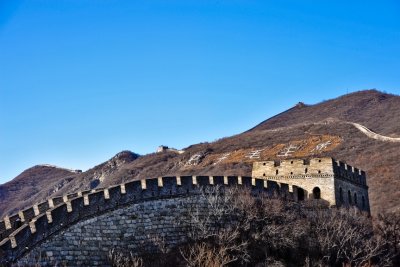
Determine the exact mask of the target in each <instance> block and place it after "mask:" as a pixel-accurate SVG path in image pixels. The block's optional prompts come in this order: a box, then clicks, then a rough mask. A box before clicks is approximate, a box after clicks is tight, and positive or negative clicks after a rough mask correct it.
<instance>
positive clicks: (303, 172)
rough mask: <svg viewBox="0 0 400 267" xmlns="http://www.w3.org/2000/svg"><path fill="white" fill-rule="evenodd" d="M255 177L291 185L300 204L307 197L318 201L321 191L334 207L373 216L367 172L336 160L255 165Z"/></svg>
mask: <svg viewBox="0 0 400 267" xmlns="http://www.w3.org/2000/svg"><path fill="white" fill-rule="evenodd" d="M252 177H257V178H263V179H266V180H272V181H276V182H277V183H285V184H288V185H289V190H290V191H291V192H294V196H295V199H296V200H299V196H300V195H303V194H304V199H307V198H308V199H312V198H315V197H316V194H315V192H317V191H318V192H320V193H319V197H320V198H321V199H324V200H326V201H328V202H329V204H330V205H331V206H343V205H355V206H357V207H358V208H359V209H360V210H363V211H367V212H370V207H369V198H368V186H367V182H366V175H365V172H364V171H361V170H359V169H357V168H354V167H352V166H350V165H348V164H345V163H343V162H340V161H336V160H334V159H332V158H313V159H311V160H309V161H307V160H302V159H288V160H282V161H261V162H255V163H254V164H253V172H252ZM314 190H317V191H314ZM313 191H314V192H313ZM340 192H342V193H340ZM349 192H350V193H349ZM300 193H301V194H300ZM349 194H350V195H351V198H349ZM356 200H357V201H356Z"/></svg>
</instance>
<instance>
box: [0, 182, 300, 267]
mask: <svg viewBox="0 0 400 267" xmlns="http://www.w3.org/2000/svg"><path fill="white" fill-rule="evenodd" d="M215 185H221V186H224V187H225V186H244V187H248V188H251V189H252V190H253V191H257V192H261V191H266V192H268V193H270V194H275V193H276V192H278V193H280V194H282V195H284V196H287V197H289V198H291V197H292V195H293V194H291V192H289V191H290V189H289V188H288V187H287V186H286V187H285V186H284V185H283V184H282V185H281V184H278V183H275V182H273V181H267V180H264V179H256V178H252V177H241V176H182V177H159V178H154V179H146V180H140V181H133V182H129V183H126V184H121V185H118V186H114V187H110V188H105V189H103V190H101V191H96V192H91V193H87V194H79V195H77V196H76V197H75V198H72V199H66V200H65V202H63V203H60V204H58V205H55V206H54V207H52V208H50V209H48V210H45V211H44V212H42V213H39V214H38V215H37V216H36V217H34V218H32V219H31V220H30V221H25V223H24V224H23V225H22V226H20V227H19V228H17V229H16V230H15V231H13V232H12V233H11V234H10V235H9V236H8V237H7V238H5V239H3V240H2V241H1V242H0V265H1V264H3V265H6V266H7V265H9V264H11V263H15V262H18V261H19V260H21V259H22V258H23V257H25V259H26V257H27V255H29V254H30V253H34V252H35V251H36V253H38V252H39V251H42V247H41V246H42V244H44V246H45V247H46V246H48V247H46V248H53V250H49V252H50V254H51V255H53V256H52V257H54V259H53V260H59V259H62V260H63V261H74V259H75V257H74V256H77V257H78V256H79V257H81V258H83V257H84V256H86V255H75V254H74V253H77V252H76V251H75V250H69V248H70V247H68V246H67V247H65V249H63V248H60V247H59V246H57V245H54V246H53V245H50V244H56V243H57V242H59V241H60V239H59V238H61V236H62V233H64V235H65V236H68V235H70V237H71V236H74V235H75V234H78V233H76V232H70V231H69V230H68V229H75V230H73V231H77V230H76V228H71V227H73V226H74V225H76V224H77V223H82V224H85V223H87V221H88V220H89V221H90V220H94V221H96V222H98V220H97V219H96V218H97V217H99V216H105V215H106V214H109V213H110V212H113V211H115V210H121V212H122V211H123V210H124V209H130V207H131V206H132V205H133V208H135V205H139V204H140V203H148V205H150V207H153V206H152V205H156V203H161V204H159V205H158V204H157V205H158V206H157V205H156V206H157V207H159V208H160V211H159V212H160V214H161V212H162V211H163V210H164V208H163V207H164V206H163V205H164V204H165V203H167V202H168V201H170V200H171V199H181V198H188V197H195V196H198V194H199V193H200V190H199V189H200V187H201V186H215ZM163 201H164V202H163ZM143 205H144V204H143ZM154 207H155V206H154ZM167 211H168V208H167ZM156 213H157V212H156ZM115 215H116V214H112V215H110V216H111V217H115ZM175 215H176V216H178V215H179V214H175ZM149 216H150V215H149ZM102 218H103V217H102ZM160 218H161V217H160ZM146 219H147V221H148V220H150V221H151V219H150V218H146ZM127 220H128V221H126V222H125V223H123V224H122V225H123V226H122V228H126V227H128V226H129V224H130V223H131V222H129V219H127ZM109 223H110V225H108V226H110V227H111V229H104V227H106V226H105V225H101V224H96V225H97V226H96V227H100V228H101V227H103V228H101V229H100V231H97V232H96V231H92V232H91V238H100V241H101V240H102V238H103V236H105V238H106V239H107V238H108V237H107V236H108V234H109V233H107V231H111V230H115V229H114V228H115V227H116V226H115V225H118V224H115V223H116V222H112V224H111V222H109ZM120 223H121V222H120ZM140 223H142V222H140ZM81 226H82V225H81ZM129 227H130V226H129ZM142 227H145V229H146V227H153V226H152V224H150V225H142ZM158 227H164V228H166V229H168V227H166V226H165V225H163V224H161V226H160V225H157V229H158ZM117 228H118V227H117ZM85 229H88V228H87V227H86V228H85ZM138 229H141V228H140V227H139V228H138ZM117 230H118V229H117ZM121 231H122V230H121ZM73 233H75V234H73ZM110 233H111V232H110ZM111 234H112V233H111ZM115 234H116V235H117V236H120V239H113V240H112V242H113V244H115V243H118V242H119V241H118V240H121V237H123V234H125V233H123V232H118V231H117V232H115ZM121 235H122V236H121ZM171 235H172V236H174V234H171ZM172 236H171V237H170V238H172ZM57 237H59V238H57ZM52 238H55V239H52ZM174 238H175V237H174ZM176 238H180V237H176ZM50 240H52V241H50ZM107 240H108V239H107ZM81 241H82V243H80V242H81ZM48 242H50V243H48ZM71 242H73V243H72V244H74V246H76V247H79V246H80V249H79V250H80V251H85V247H86V245H83V244H86V243H84V242H88V240H75V239H71ZM110 242H111V241H110ZM174 242H175V241H174V240H171V243H170V244H169V245H171V244H174ZM45 244H48V245H45ZM57 244H69V243H65V242H61V243H57ZM88 248H90V249H94V247H93V244H92V243H90V245H89V246H88ZM107 248H108V247H107ZM96 250H99V248H98V247H97V248H96ZM66 251H68V252H66ZM51 252H52V253H51ZM57 253H58V254H57ZM84 253H88V254H89V252H84ZM56 255H58V256H56ZM49 257H50V256H49ZM95 258H96V259H98V261H99V262H100V263H99V264H103V263H102V262H103V260H104V259H103V258H99V257H97V256H96V257H95ZM83 260H84V259H82V261H83ZM71 265H72V266H74V264H71ZM92 265H93V263H92Z"/></svg>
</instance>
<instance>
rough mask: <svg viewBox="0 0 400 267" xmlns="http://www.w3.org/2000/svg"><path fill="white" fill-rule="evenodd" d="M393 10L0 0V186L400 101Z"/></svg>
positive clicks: (398, 31)
mask: <svg viewBox="0 0 400 267" xmlns="http://www.w3.org/2000/svg"><path fill="white" fill-rule="evenodd" d="M399 48H400V2H399V1H365V0H364V1H341V0H336V1H295V0H293V1H289V0H279V1H252V0H247V1H235V0H229V1H228V0H227V1H222V0H220V1H207V0H205V1H204V0H202V1H191V0H182V1H171V0H170V1H151V0H149V1H116V0H96V1H93V0H65V1H61V0H51V1H50V0H48V1H44V0H29V1H20V0H0V183H4V182H6V181H8V180H11V179H12V178H14V177H15V176H16V175H18V174H19V173H20V172H22V171H23V170H24V169H26V168H29V167H31V166H33V165H36V164H42V163H49V164H55V165H59V166H62V167H67V168H74V169H83V170H86V169H88V168H90V167H93V166H94V165H96V164H99V163H101V162H103V161H105V160H107V159H108V158H110V157H112V156H113V155H114V154H116V153H117V152H119V151H121V150H125V149H128V150H131V151H134V152H137V153H140V154H146V153H150V152H153V151H155V149H156V147H157V146H158V145H161V144H164V145H169V146H172V147H176V148H183V147H186V146H188V145H190V144H193V143H198V142H202V141H213V140H215V139H218V138H221V137H224V136H229V135H232V134H236V133H240V132H242V131H245V130H247V129H249V128H250V127H252V126H254V125H255V124H257V123H259V122H261V121H262V120H264V119H266V118H268V117H270V116H272V115H274V114H276V113H278V112H280V111H283V110H285V109H287V108H289V107H291V106H293V105H294V104H296V103H297V102H299V101H303V102H305V103H309V104H312V103H317V102H320V101H322V100H325V99H330V98H334V97H337V96H339V95H342V94H345V93H346V92H353V91H357V90H361V89H368V88H377V89H380V90H382V91H387V92H389V93H395V94H400V75H399V70H400V65H399V64H400V49H399Z"/></svg>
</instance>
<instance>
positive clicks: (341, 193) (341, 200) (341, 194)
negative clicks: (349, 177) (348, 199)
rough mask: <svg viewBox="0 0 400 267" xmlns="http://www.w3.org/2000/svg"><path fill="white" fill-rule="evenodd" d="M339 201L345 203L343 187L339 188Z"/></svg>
mask: <svg viewBox="0 0 400 267" xmlns="http://www.w3.org/2000/svg"><path fill="white" fill-rule="evenodd" d="M339 200H340V203H343V189H342V188H341V187H340V188H339Z"/></svg>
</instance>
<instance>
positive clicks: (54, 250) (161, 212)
mask: <svg viewBox="0 0 400 267" xmlns="http://www.w3.org/2000/svg"><path fill="white" fill-rule="evenodd" d="M200 199H201V198H199V197H197V196H188V197H177V198H172V199H160V200H154V201H147V202H143V203H138V204H134V205H131V206H129V207H125V208H119V209H116V210H113V211H110V212H108V213H105V214H103V215H100V216H97V217H94V218H91V219H87V220H83V221H81V222H78V223H77V224H75V225H73V226H71V227H69V228H67V229H64V230H62V231H60V232H59V233H57V234H56V235H53V236H51V237H50V238H49V239H48V240H46V241H45V242H43V243H42V244H40V245H39V246H37V247H35V248H34V249H33V250H32V251H30V252H29V253H28V254H27V255H25V256H24V257H23V258H22V259H20V260H19V261H18V263H19V264H28V265H34V264H36V263H40V264H41V265H42V266H54V265H55V264H66V265H67V266H81V265H84V266H109V262H108V259H107V255H108V252H109V251H110V250H111V249H112V248H117V249H121V248H123V249H129V250H130V251H134V252H137V253H142V252H157V251H159V250H160V249H162V248H163V247H164V245H165V246H166V247H167V248H168V247H169V248H171V247H174V246H176V245H177V244H180V243H182V242H184V241H185V240H186V237H187V234H186V225H185V224H184V222H185V221H186V220H183V218H185V217H187V209H186V208H187V207H188V206H196V207H198V208H199V209H198V210H199V211H202V210H203V209H202V208H201V207H200V206H201V205H200V203H201V202H200V201H199V200H200Z"/></svg>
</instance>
